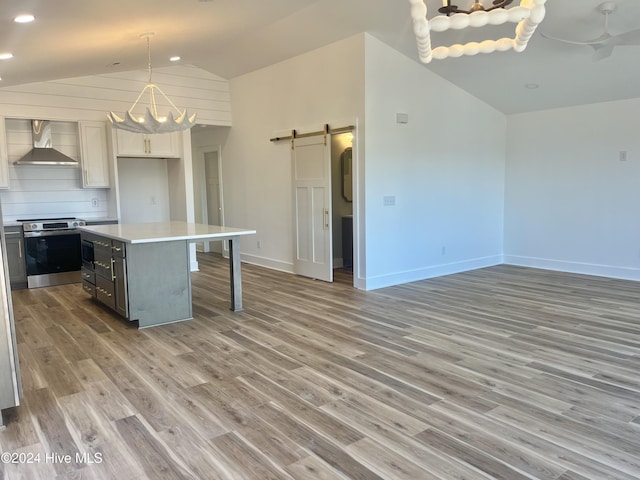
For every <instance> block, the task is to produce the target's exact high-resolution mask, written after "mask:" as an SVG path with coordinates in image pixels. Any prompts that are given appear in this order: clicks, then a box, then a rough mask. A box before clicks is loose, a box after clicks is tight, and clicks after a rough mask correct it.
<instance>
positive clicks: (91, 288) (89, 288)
mask: <svg viewBox="0 0 640 480" xmlns="http://www.w3.org/2000/svg"><path fill="white" fill-rule="evenodd" d="M82 290H84V291H85V292H87V293H88V294H89V295H91V296H92V297H95V296H96V286H95V285H94V284H93V283H89V282H88V281H87V280H84V279H83V280H82Z"/></svg>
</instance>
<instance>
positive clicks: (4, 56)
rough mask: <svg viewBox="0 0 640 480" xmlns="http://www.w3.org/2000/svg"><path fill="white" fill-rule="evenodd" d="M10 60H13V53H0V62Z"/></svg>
mask: <svg viewBox="0 0 640 480" xmlns="http://www.w3.org/2000/svg"><path fill="white" fill-rule="evenodd" d="M10 58H13V53H9V52H6V53H0V60H9V59H10Z"/></svg>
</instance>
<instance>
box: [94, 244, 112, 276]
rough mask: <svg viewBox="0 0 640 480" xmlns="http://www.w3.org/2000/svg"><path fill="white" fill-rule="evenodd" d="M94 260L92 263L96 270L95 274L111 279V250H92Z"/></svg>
mask: <svg viewBox="0 0 640 480" xmlns="http://www.w3.org/2000/svg"><path fill="white" fill-rule="evenodd" d="M93 255H94V260H93V265H94V269H95V272H96V276H98V277H105V278H108V279H109V280H110V281H113V275H112V270H111V269H112V267H113V262H112V261H111V251H110V250H102V249H101V250H94V252H93Z"/></svg>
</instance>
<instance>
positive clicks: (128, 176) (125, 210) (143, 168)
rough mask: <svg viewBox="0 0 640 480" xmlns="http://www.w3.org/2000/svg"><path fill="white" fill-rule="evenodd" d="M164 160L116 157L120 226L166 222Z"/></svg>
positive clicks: (167, 184) (166, 191)
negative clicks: (122, 224) (124, 224)
mask: <svg viewBox="0 0 640 480" xmlns="http://www.w3.org/2000/svg"><path fill="white" fill-rule="evenodd" d="M171 161H177V160H174V159H171V160H167V159H164V158H126V157H122V158H118V177H119V186H120V209H121V212H122V216H121V218H120V221H121V222H122V223H145V222H168V221H169V220H171V212H170V208H169V203H170V202H169V174H168V170H167V162H171Z"/></svg>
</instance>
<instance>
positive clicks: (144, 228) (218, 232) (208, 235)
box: [78, 222, 256, 243]
mask: <svg viewBox="0 0 640 480" xmlns="http://www.w3.org/2000/svg"><path fill="white" fill-rule="evenodd" d="M78 230H80V231H82V232H90V233H95V234H97V235H102V236H105V237H107V238H111V239H114V240H120V241H121V242H125V243H153V242H169V241H172V240H190V241H198V240H225V239H229V238H231V237H236V236H240V235H252V234H254V233H256V231H255V230H249V229H246V228H233V227H220V226H214V225H204V224H201V223H187V222H158V223H121V224H117V225H92V226H86V227H78Z"/></svg>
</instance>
